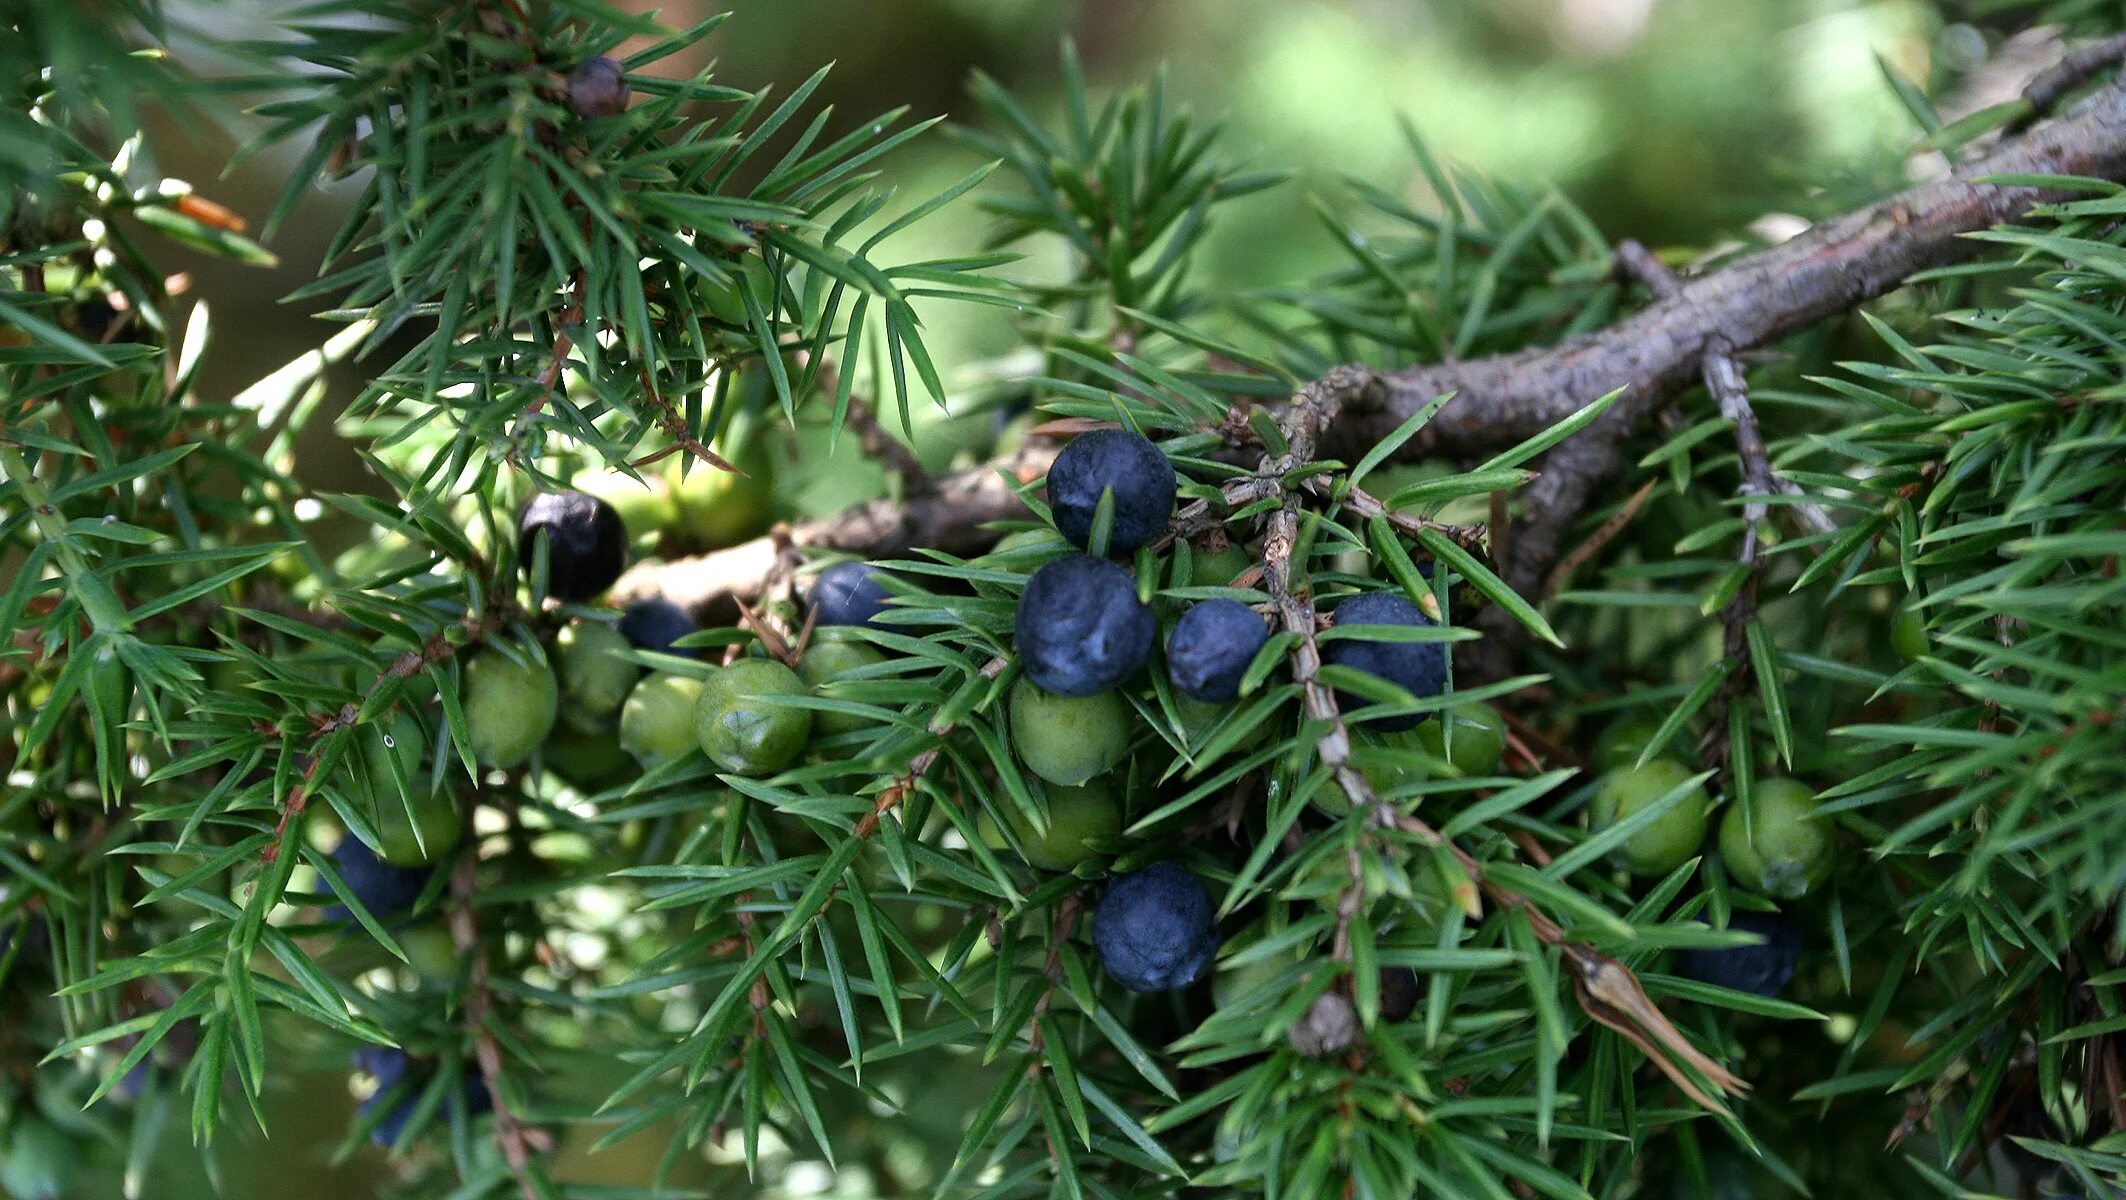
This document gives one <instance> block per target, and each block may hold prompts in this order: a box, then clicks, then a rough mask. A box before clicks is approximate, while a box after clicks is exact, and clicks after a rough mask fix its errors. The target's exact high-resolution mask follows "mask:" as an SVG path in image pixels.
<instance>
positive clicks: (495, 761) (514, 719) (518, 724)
mask: <svg viewBox="0 0 2126 1200" xmlns="http://www.w3.org/2000/svg"><path fill="white" fill-rule="evenodd" d="M460 703H461V704H462V705H463V708H464V712H465V734H466V737H467V738H468V739H469V740H470V741H471V742H472V756H473V758H474V759H476V760H478V762H479V763H480V765H481V766H484V767H493V768H494V769H496V770H498V771H506V770H508V769H510V768H511V767H514V766H516V765H517V764H519V763H521V762H523V761H524V760H525V759H527V758H530V757H531V752H532V751H534V750H536V749H538V748H539V743H541V742H543V741H545V740H546V735H547V734H549V733H552V732H553V731H554V716H555V714H556V713H557V712H558V711H559V708H560V703H561V697H560V691H559V689H558V688H557V687H556V685H555V683H554V673H553V672H552V671H550V670H548V669H547V667H546V664H545V663H541V662H517V661H514V660H512V659H508V658H504V657H503V656H502V655H500V654H495V653H488V654H482V655H480V656H479V657H478V658H475V659H473V660H472V661H471V662H470V663H467V664H466V666H465V690H464V693H463V695H462V697H461V698H460Z"/></svg>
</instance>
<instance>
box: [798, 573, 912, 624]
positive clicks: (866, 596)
mask: <svg viewBox="0 0 2126 1200" xmlns="http://www.w3.org/2000/svg"><path fill="white" fill-rule="evenodd" d="M883 574H884V572H882V571H880V570H879V569H878V568H877V567H874V566H872V565H871V564H870V563H860V562H845V563H835V564H834V565H833V566H831V567H828V568H827V569H826V570H824V571H821V572H820V573H819V578H818V579H815V580H813V581H812V591H811V593H810V594H808V595H807V596H806V597H805V603H806V605H807V606H808V607H809V608H810V609H811V610H812V623H813V624H814V625H864V624H873V623H876V620H877V617H878V615H879V614H880V613H882V612H884V611H886V598H887V597H888V596H890V595H891V594H892V593H890V592H888V591H887V590H886V586H885V585H884V584H882V583H880V582H879V579H880V578H881V577H882V575H883Z"/></svg>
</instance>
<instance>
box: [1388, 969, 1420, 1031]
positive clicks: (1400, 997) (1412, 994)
mask: <svg viewBox="0 0 2126 1200" xmlns="http://www.w3.org/2000/svg"><path fill="white" fill-rule="evenodd" d="M1423 995H1424V989H1423V987H1421V986H1420V985H1419V984H1418V981H1417V972H1415V971H1413V970H1411V969H1410V968H1408V967H1382V968H1381V969H1380V1019H1381V1020H1383V1021H1407V1020H1409V1019H1410V1014H1411V1013H1414V1012H1416V1011H1417V1002H1418V999H1419V998H1420V997H1421V996H1423Z"/></svg>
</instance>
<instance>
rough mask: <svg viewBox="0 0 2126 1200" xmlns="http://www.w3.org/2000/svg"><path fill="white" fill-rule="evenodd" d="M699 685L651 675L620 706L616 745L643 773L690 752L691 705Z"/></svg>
mask: <svg viewBox="0 0 2126 1200" xmlns="http://www.w3.org/2000/svg"><path fill="white" fill-rule="evenodd" d="M700 696H701V681H700V680H699V679H695V678H693V677H691V676H687V675H664V674H654V675H651V676H649V677H647V678H645V679H644V680H643V681H642V682H640V683H638V684H636V685H635V690H634V691H631V692H629V693H628V694H627V703H625V704H623V705H621V706H620V744H621V746H622V747H624V748H625V749H626V750H627V752H628V753H629V754H632V755H634V756H635V761H636V762H639V763H641V764H642V765H643V767H644V768H645V769H651V768H655V767H659V766H662V765H663V764H665V763H668V762H670V761H671V760H673V759H675V758H678V757H679V756H680V755H682V754H685V753H686V752H687V751H689V750H692V749H693V748H694V704H695V702H696V701H697V700H698V699H699V698H700Z"/></svg>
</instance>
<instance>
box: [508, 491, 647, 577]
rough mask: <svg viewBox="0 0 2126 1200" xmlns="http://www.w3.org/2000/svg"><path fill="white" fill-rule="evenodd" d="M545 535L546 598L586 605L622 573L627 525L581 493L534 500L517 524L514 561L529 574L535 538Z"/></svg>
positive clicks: (534, 561)
mask: <svg viewBox="0 0 2126 1200" xmlns="http://www.w3.org/2000/svg"><path fill="white" fill-rule="evenodd" d="M542 533H543V534H545V536H546V590H547V594H548V595H551V596H555V597H558V598H559V599H562V600H592V599H595V598H597V597H599V596H601V595H604V594H605V589H607V588H609V587H611V586H613V581H614V580H616V579H618V578H620V573H621V572H622V571H625V570H626V569H627V526H626V525H624V524H622V523H621V520H620V514H619V513H618V512H617V511H615V510H614V508H613V506H612V505H610V504H607V503H606V502H605V501H603V500H600V499H598V498H597V497H596V496H591V495H586V494H585V493H583V492H547V493H545V494H544V495H540V496H534V497H533V498H532V502H531V503H530V504H527V505H525V507H524V516H523V517H522V518H521V519H519V520H518V522H517V541H518V548H517V556H518V557H519V558H520V559H522V560H523V562H524V570H525V573H526V574H530V573H531V572H532V570H533V569H534V568H535V565H536V564H537V562H538V545H537V539H538V537H539V535H540V534H542Z"/></svg>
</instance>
